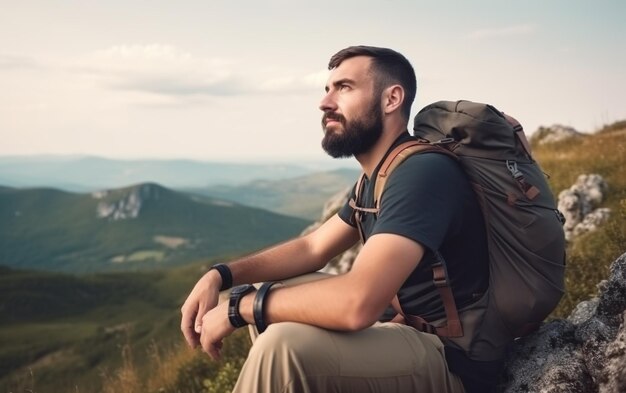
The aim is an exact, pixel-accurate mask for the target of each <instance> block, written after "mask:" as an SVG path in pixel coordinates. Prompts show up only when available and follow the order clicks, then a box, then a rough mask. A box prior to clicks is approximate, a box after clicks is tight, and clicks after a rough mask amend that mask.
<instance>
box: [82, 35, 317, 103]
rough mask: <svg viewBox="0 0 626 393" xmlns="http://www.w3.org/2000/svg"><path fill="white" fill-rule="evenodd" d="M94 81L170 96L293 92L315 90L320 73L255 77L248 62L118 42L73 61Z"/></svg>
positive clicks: (295, 72) (255, 71)
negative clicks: (116, 44) (77, 62)
mask: <svg viewBox="0 0 626 393" xmlns="http://www.w3.org/2000/svg"><path fill="white" fill-rule="evenodd" d="M77 68H78V69H80V70H81V71H82V72H85V73H86V74H88V75H90V76H92V77H94V78H95V79H96V80H97V81H98V83H101V84H104V85H105V86H107V87H109V88H112V89H116V90H130V91H137V92H144V93H150V94H158V95H163V96H170V97H189V96H230V95H241V94H258V93H268V94H293V93H299V92H304V91H311V90H313V89H319V88H320V86H322V85H323V82H320V78H321V77H322V76H321V73H319V72H318V73H311V74H304V75H299V74H298V71H293V70H291V71H289V72H284V71H283V72H281V73H280V74H278V75H277V73H276V72H275V73H274V74H267V73H266V74H264V75H263V76H261V73H259V72H258V71H257V70H256V69H254V65H246V64H242V63H238V62H236V61H233V60H229V59H223V58H207V57H199V56H194V55H192V54H190V53H188V52H184V51H181V50H179V49H177V48H175V47H173V46H169V45H162V44H150V45H119V46H114V47H111V48H108V49H105V50H100V51H96V52H94V53H93V54H91V55H90V56H88V57H86V58H84V59H81V60H80V61H79V65H78V66H77Z"/></svg>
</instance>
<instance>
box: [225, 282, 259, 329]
mask: <svg viewBox="0 0 626 393" xmlns="http://www.w3.org/2000/svg"><path fill="white" fill-rule="evenodd" d="M252 291H254V286H252V285H250V284H245V285H240V286H238V287H235V288H233V290H232V292H231V293H230V298H229V299H228V320H229V321H230V324H231V325H233V327H235V328H240V327H243V326H246V325H247V324H248V322H246V320H245V319H243V318H242V317H241V313H239V304H240V303H241V298H242V297H244V296H245V295H247V294H248V293H250V292H252Z"/></svg>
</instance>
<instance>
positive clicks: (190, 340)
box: [180, 308, 199, 348]
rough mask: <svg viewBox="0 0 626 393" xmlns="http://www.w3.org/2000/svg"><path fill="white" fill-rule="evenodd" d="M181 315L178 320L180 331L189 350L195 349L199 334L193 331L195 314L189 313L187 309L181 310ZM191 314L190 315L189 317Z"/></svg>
mask: <svg viewBox="0 0 626 393" xmlns="http://www.w3.org/2000/svg"><path fill="white" fill-rule="evenodd" d="M181 311H182V313H183V315H182V317H181V320H180V330H181V331H182V332H183V336H185V341H187V344H189V346H190V347H191V348H195V347H197V346H198V344H199V334H198V333H199V332H197V331H196V330H195V328H196V325H195V321H196V318H195V317H196V314H194V313H190V312H189V311H188V310H187V309H184V308H183V310H181ZM190 314H191V315H190Z"/></svg>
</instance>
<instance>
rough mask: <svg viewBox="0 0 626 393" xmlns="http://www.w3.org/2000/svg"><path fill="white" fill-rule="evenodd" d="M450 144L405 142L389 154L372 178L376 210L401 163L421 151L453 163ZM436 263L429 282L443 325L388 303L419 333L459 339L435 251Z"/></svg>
mask: <svg viewBox="0 0 626 393" xmlns="http://www.w3.org/2000/svg"><path fill="white" fill-rule="evenodd" d="M449 142H451V141H441V143H431V142H429V141H426V140H423V139H418V140H415V141H410V142H405V143H402V144H400V145H398V147H396V148H395V149H393V150H392V151H391V153H389V155H388V156H387V158H386V159H385V161H384V162H383V164H382V165H381V167H380V169H379V170H378V174H377V176H376V183H375V184H374V202H375V204H376V211H377V212H378V211H379V210H380V200H381V197H382V194H383V191H384V189H385V184H386V183H387V179H388V178H389V175H391V173H392V172H393V171H394V169H396V168H397V167H398V166H399V165H400V164H401V163H403V162H404V161H405V160H406V159H407V158H409V157H410V156H412V155H413V154H420V153H425V152H434V153H440V154H445V155H448V156H450V157H452V158H454V159H455V160H456V159H458V158H457V156H456V154H454V153H453V152H452V149H453V148H454V146H453V145H454V144H453V143H449ZM435 256H436V257H437V262H436V263H433V265H432V266H431V268H432V270H433V283H434V284H435V287H436V288H437V290H438V291H439V295H440V296H441V300H442V302H443V306H444V309H445V313H446V322H447V323H446V325H445V326H441V327H435V326H432V325H431V324H430V323H428V322H427V321H426V320H425V319H423V318H421V317H419V316H417V315H408V314H405V313H404V312H402V308H401V306H400V302H399V301H398V299H397V296H396V298H394V301H393V302H392V305H393V307H394V308H395V309H396V311H397V312H398V314H399V315H401V316H403V317H404V320H405V322H406V323H407V324H408V325H410V326H413V327H414V328H416V329H417V330H419V331H423V332H427V333H432V334H437V335H438V336H441V337H462V336H463V327H462V326H461V321H460V318H459V313H458V310H457V307H456V302H455V301H454V296H453V294H452V288H450V283H449V280H448V275H447V271H446V266H445V262H444V260H443V257H442V256H441V254H440V253H439V252H438V251H435Z"/></svg>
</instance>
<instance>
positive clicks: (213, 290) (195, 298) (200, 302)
mask: <svg viewBox="0 0 626 393" xmlns="http://www.w3.org/2000/svg"><path fill="white" fill-rule="evenodd" d="M221 285H222V278H221V277H220V275H219V273H218V272H217V271H215V270H209V271H208V272H207V273H206V274H205V275H204V276H203V277H202V278H201V279H200V280H198V282H197V283H196V286H195V287H194V288H193V290H192V291H191V293H190V294H189V296H188V297H187V300H185V303H184V304H183V306H182V308H181V310H180V311H181V313H182V318H181V321H180V330H182V332H183V335H184V336H185V340H187V344H189V346H190V347H191V348H195V347H197V346H198V344H200V332H201V330H202V326H203V323H204V322H203V320H204V318H203V317H204V316H205V315H206V314H207V312H208V311H209V310H211V309H213V308H215V306H216V305H217V302H218V299H219V289H220V287H221ZM225 315H226V320H227V321H228V315H227V314H225Z"/></svg>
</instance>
